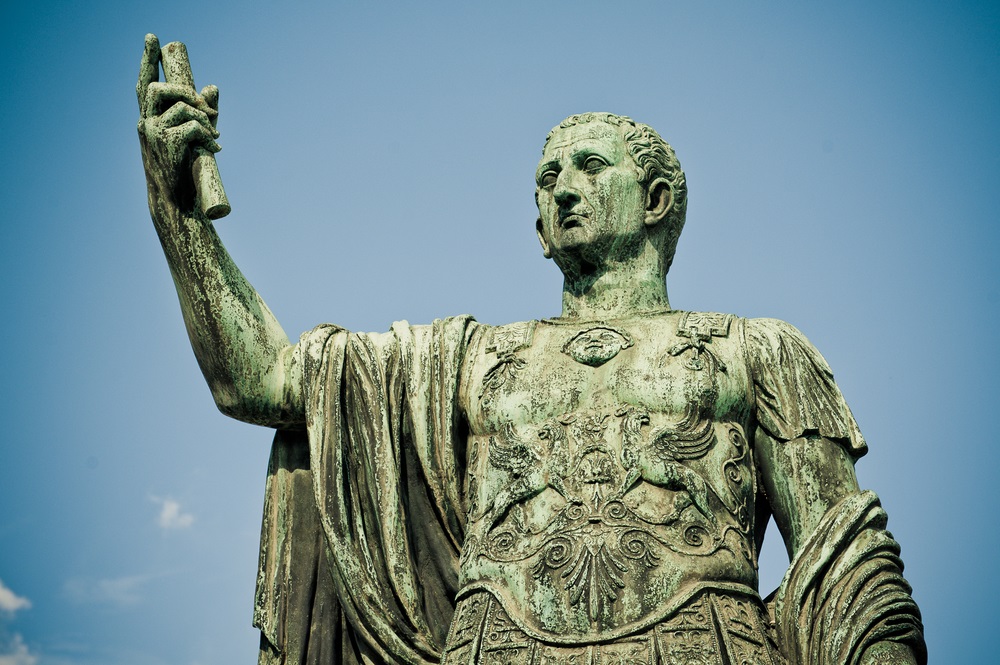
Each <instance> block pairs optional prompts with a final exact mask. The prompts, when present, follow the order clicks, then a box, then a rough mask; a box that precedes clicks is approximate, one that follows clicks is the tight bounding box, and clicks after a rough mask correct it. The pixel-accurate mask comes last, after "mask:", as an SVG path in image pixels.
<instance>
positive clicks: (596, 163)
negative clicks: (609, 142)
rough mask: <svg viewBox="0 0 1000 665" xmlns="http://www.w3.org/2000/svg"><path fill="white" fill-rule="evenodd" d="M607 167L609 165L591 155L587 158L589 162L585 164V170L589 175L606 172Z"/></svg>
mask: <svg viewBox="0 0 1000 665" xmlns="http://www.w3.org/2000/svg"><path fill="white" fill-rule="evenodd" d="M607 165H608V163H607V162H605V161H604V160H603V159H601V158H600V157H595V156H593V155H591V156H590V157H588V158H587V161H585V162H584V163H583V170H584V171H586V172H587V173H598V172H599V171H602V170H604V167H606V166H607Z"/></svg>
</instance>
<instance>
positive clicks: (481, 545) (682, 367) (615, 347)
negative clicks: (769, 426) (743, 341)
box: [462, 314, 756, 636]
mask: <svg viewBox="0 0 1000 665" xmlns="http://www.w3.org/2000/svg"><path fill="white" fill-rule="evenodd" d="M731 319H732V317H730V316H723V315H703V314H702V315H696V314H682V315H680V316H679V317H678V324H677V329H676V335H677V342H676V343H674V344H673V345H670V346H666V351H665V352H663V351H660V352H659V353H660V355H656V353H655V349H645V351H646V352H647V357H649V358H650V361H649V362H648V366H649V367H650V368H651V369H650V370H649V371H653V372H656V371H662V372H663V373H664V374H665V375H667V374H669V375H670V377H671V381H672V382H673V383H672V384H671V385H673V386H674V390H676V391H679V394H676V395H675V396H674V398H673V399H674V404H676V406H675V407H673V408H671V409H669V410H663V411H657V410H655V409H650V408H647V407H643V406H637V405H635V404H628V403H618V404H607V403H606V400H604V401H603V403H602V400H601V399H596V400H594V399H591V400H585V401H584V403H581V404H579V408H577V409H575V410H572V411H570V412H566V413H563V414H561V415H558V416H552V417H550V418H548V419H547V420H545V421H544V422H541V423H539V424H535V425H533V426H526V425H523V424H518V425H515V423H513V422H506V423H503V424H502V425H500V426H499V428H498V430H497V431H496V432H495V433H494V434H492V435H490V436H487V437H485V438H484V439H483V440H482V441H481V442H480V444H479V445H477V446H474V448H473V450H472V452H471V454H470V487H469V490H470V494H472V498H471V510H470V517H471V525H470V529H469V534H468V536H467V539H466V542H465V545H464V548H463V560H462V571H463V581H464V583H465V584H466V585H467V586H468V585H470V584H471V585H473V586H479V587H481V588H484V589H489V590H492V591H494V592H498V595H499V597H501V598H502V597H503V594H504V592H505V591H506V590H509V589H510V588H511V587H514V588H519V589H523V590H525V593H526V595H527V596H529V597H530V598H540V599H541V598H544V599H547V600H545V601H544V602H545V603H548V605H546V607H548V606H551V605H553V604H554V606H557V610H556V611H555V613H552V612H549V616H548V617H543V616H541V614H542V613H543V609H542V605H539V608H537V609H535V610H532V609H531V608H526V609H524V610H523V611H524V614H525V616H523V617H522V619H523V620H524V621H525V622H526V623H525V624H524V626H523V627H526V628H528V629H529V630H530V629H531V628H537V630H538V631H539V632H538V633H536V636H537V635H538V634H543V635H544V634H546V631H549V630H551V631H552V632H554V633H561V634H564V635H571V634H595V635H596V634H603V635H608V634H613V633H614V632H615V630H616V629H620V630H621V631H626V632H627V628H628V626H629V625H639V624H642V623H646V624H648V621H649V620H650V617H649V616H648V615H649V614H650V613H656V612H667V613H668V612H669V611H672V610H676V609H677V604H678V603H682V602H683V600H684V598H683V597H681V596H683V594H684V593H686V592H685V591H684V588H688V587H691V588H693V587H692V586H691V585H694V586H697V585H698V584H700V583H701V581H702V579H700V577H702V575H701V572H700V571H702V570H703V569H704V570H707V571H709V572H708V577H709V578H711V577H712V575H715V576H716V577H717V578H722V581H723V582H725V583H729V582H732V585H731V586H739V585H741V584H742V585H744V586H747V585H751V584H754V583H755V582H756V579H755V576H756V556H755V553H754V548H753V546H752V529H753V525H752V513H753V511H752V505H753V504H752V501H753V496H754V494H755V492H756V486H755V481H756V474H755V473H754V470H753V467H752V458H751V451H750V449H749V446H748V445H747V442H746V437H745V435H744V430H743V425H741V424H739V423H736V422H734V423H727V422H719V419H718V414H717V413H716V411H717V403H718V401H719V396H720V391H721V390H731V388H730V387H728V384H726V383H725V381H724V380H723V377H725V376H726V375H727V374H728V372H729V368H728V364H727V361H726V360H723V358H722V354H720V352H719V351H717V350H716V349H715V348H714V347H713V344H712V341H713V338H720V337H726V336H728V333H729V327H730V324H731ZM532 333H533V329H532V328H530V327H527V326H525V327H522V328H519V329H517V330H504V332H503V334H502V335H494V337H493V340H492V342H491V344H490V345H489V347H488V348H489V350H490V352H491V353H494V354H495V358H496V360H495V362H494V363H493V364H492V365H491V366H490V367H489V369H488V370H487V371H486V372H485V374H484V376H483V379H482V390H481V399H482V402H483V408H484V410H485V411H489V410H490V409H493V408H499V407H502V406H503V405H504V400H505V399H510V400H512V401H513V402H515V403H516V402H517V401H518V399H520V400H522V401H524V400H525V399H526V398H524V397H517V398H507V395H511V394H514V395H522V394H523V386H519V385H518V384H519V382H520V381H522V379H521V378H520V377H521V376H522V374H523V376H524V377H526V378H525V379H524V382H525V384H528V383H530V381H529V378H527V377H530V373H531V371H532V368H531V367H530V366H529V365H530V357H531V356H530V353H526V352H525V351H526V350H529V347H530V346H531V343H532ZM567 333H568V334H567V337H566V338H565V340H566V341H565V342H563V347H562V349H563V352H564V354H565V355H566V356H569V358H572V360H573V361H574V362H575V363H578V365H577V367H579V366H581V365H582V366H585V367H591V368H594V369H593V370H582V371H597V370H598V369H602V368H603V366H608V367H610V366H611V364H612V363H623V362H630V361H632V360H634V358H632V357H631V356H630V359H631V360H619V358H622V359H624V358H626V355H627V354H624V353H623V351H625V350H627V349H628V350H629V354H632V353H635V349H639V347H638V346H637V344H638V342H636V338H635V336H634V335H633V334H632V333H631V332H630V331H627V330H622V329H619V327H612V326H607V325H603V324H602V325H599V326H591V327H589V328H585V329H583V330H579V329H577V330H576V331H573V330H569V331H567ZM661 344H662V342H661ZM657 346H659V348H661V349H662V348H664V346H660V344H657ZM639 350H640V351H642V349H639ZM650 351H653V354H652V355H651V356H650V355H648V354H649V352H650ZM657 358H658V360H657ZM571 365H572V363H571ZM723 385H725V386H727V387H723ZM519 389H522V392H520V393H519V392H517V391H518V390H519ZM678 398H679V399H678ZM495 405H496V406H495ZM487 482H488V483H489V488H490V489H487V490H485V491H482V490H481V485H480V483H483V484H485V483H487ZM692 559H699V560H701V561H703V562H705V561H712V562H714V563H709V564H693V563H692V562H691V561H692ZM733 562H737V563H736V565H735V566H734V565H733ZM734 568H735V569H737V570H740V571H742V573H740V574H737V575H732V576H730V578H727V575H729V573H727V572H726V571H729V570H732V569H734ZM678 570H680V571H681V572H682V573H683V574H681V575H680V576H678V574H677V571H678ZM688 571H692V572H691V574H690V575H687V572H688ZM713 571H714V572H713ZM685 585H687V587H686V586H685ZM520 593H521V592H519V595H520ZM687 593H690V592H687ZM671 597H674V598H675V600H674V601H671V600H670V598H671ZM671 602H674V605H673V607H671ZM558 608H561V609H558ZM508 609H510V608H508ZM517 611H518V612H522V609H521V608H518V609H517ZM556 615H559V616H558V617H556V618H552V617H555V616H556ZM609 630H610V631H611V633H609Z"/></svg>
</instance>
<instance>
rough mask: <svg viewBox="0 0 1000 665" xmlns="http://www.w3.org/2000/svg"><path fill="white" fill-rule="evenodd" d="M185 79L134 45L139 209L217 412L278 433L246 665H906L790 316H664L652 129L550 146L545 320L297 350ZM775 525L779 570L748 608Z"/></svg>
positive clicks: (443, 325)
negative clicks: (550, 297) (764, 594)
mask: <svg viewBox="0 0 1000 665" xmlns="http://www.w3.org/2000/svg"><path fill="white" fill-rule="evenodd" d="M177 48H178V46H176V45H168V46H167V47H164V49H165V50H168V49H177ZM175 57H176V54H174V55H168V54H164V59H165V60H164V61H165V67H164V69H165V71H166V72H167V79H168V80H167V81H166V82H159V81H158V62H159V60H160V58H161V53H160V48H159V44H158V42H157V41H156V38H155V37H153V36H152V35H150V36H148V37H147V41H146V49H145V52H144V55H143V60H142V67H141V73H140V79H139V85H138V95H139V106H140V109H141V120H140V123H139V134H140V142H141V145H142V154H143V160H144V164H145V168H146V175H147V182H148V191H149V207H150V212H151V214H152V218H153V222H154V225H155V228H156V231H157V233H158V234H159V237H160V240H161V242H162V245H163V248H164V251H165V253H166V257H167V262H168V265H169V266H170V270H171V274H172V275H173V277H174V281H175V284H176V286H177V292H178V295H179V298H180V302H181V308H182V311H183V314H184V320H185V322H186V324H187V329H188V333H189V335H190V338H191V344H192V347H193V348H194V351H195V355H196V356H197V358H198V361H199V363H200V365H201V368H202V371H203V372H204V374H205V378H206V380H207V381H208V383H209V385H210V387H211V389H212V394H213V395H214V397H215V401H216V403H217V404H218V406H219V408H220V409H221V410H222V411H223V412H224V413H226V414H227V415H229V416H232V417H234V418H238V419H240V420H244V421H248V422H253V423H258V424H263V425H268V426H271V427H275V428H277V430H278V433H277V436H276V438H275V443H274V448H273V451H272V458H271V464H270V468H269V475H268V484H267V489H266V493H267V494H266V503H265V515H264V526H263V529H262V539H261V557H260V573H259V576H258V580H257V604H256V612H255V624H256V625H257V626H258V627H259V628H260V629H261V633H262V639H261V652H260V662H261V663H309V664H319V663H333V662H337V663H339V662H345V663H355V662H357V663H361V662H365V663H369V662H370V663H382V662H385V663H404V662H405V663H432V662H443V663H447V664H449V665H450V664H453V663H456V664H457V663H524V664H525V665H528V664H534V663H589V664H596V663H670V664H674V663H676V664H690V665H695V664H698V665H701V664H705V665H707V664H716V663H719V664H721V663H734V664H735V663H760V664H764V663H768V664H773V665H781V664H783V663H790V664H791V663H794V664H800V663H801V664H803V665H805V664H809V665H814V664H815V665H819V664H829V665H843V664H845V663H850V664H855V663H859V664H862V665H875V664H876V663H925V662H926V653H925V649H924V645H923V638H922V632H921V631H922V627H921V623H920V615H919V611H918V610H917V607H916V605H915V604H914V602H913V600H912V599H911V598H910V588H909V586H908V585H907V583H906V581H905V580H904V579H903V577H902V575H901V570H902V563H901V561H900V559H899V556H898V555H899V547H898V545H897V544H896V542H895V541H894V540H893V538H892V536H891V535H890V534H889V533H888V532H887V531H886V530H885V524H886V515H885V513H884V511H883V510H882V509H881V507H880V505H879V502H878V498H877V497H876V496H875V495H874V494H873V493H872V492H870V491H862V490H861V489H860V488H859V487H858V483H857V480H856V478H855V474H854V463H855V461H856V460H857V459H858V458H859V457H861V456H862V455H863V454H864V453H865V451H866V444H865V441H864V438H863V437H862V435H861V432H860V431H859V430H858V427H857V424H856V423H855V421H854V418H853V416H852V415H851V412H850V410H849V409H848V407H847V405H846V403H845V402H844V400H843V398H842V396H841V394H840V391H839V390H838V389H837V386H836V385H835V384H834V382H833V376H832V373H831V371H830V368H829V367H828V366H827V364H826V362H825V361H824V359H823V358H822V356H821V355H820V354H819V352H818V351H816V349H815V348H813V347H812V345H811V344H810V343H809V342H808V341H807V340H806V339H805V338H804V337H803V336H802V334H801V333H799V332H798V331H797V330H796V329H795V328H793V327H792V326H790V325H788V324H786V323H783V322H781V321H777V320H773V319H742V318H738V317H735V316H733V315H730V314H718V313H708V312H686V311H675V310H673V309H671V307H670V303H669V301H668V299H667V289H666V276H667V271H668V270H669V268H670V263H671V260H672V258H673V253H674V248H675V247H676V244H677V238H678V236H679V234H680V231H681V228H682V226H683V224H684V218H685V208H686V202H687V187H686V184H685V179H684V173H683V171H682V170H681V167H680V164H679V163H678V161H677V158H676V156H675V154H674V152H673V150H672V149H671V147H670V146H669V145H668V144H667V143H665V142H664V141H663V140H662V139H661V138H660V137H659V135H658V134H657V133H656V132H655V131H653V130H652V129H651V128H650V127H648V126H646V125H642V124H639V123H636V122H634V121H632V120H631V119H629V118H626V117H623V116H617V115H612V114H607V113H586V114H582V115H575V116H571V117H569V118H567V119H566V120H564V121H563V122H562V123H560V124H559V126H557V127H556V128H555V129H553V130H552V132H551V133H550V134H549V136H548V138H547V140H546V143H545V147H544V150H543V153H542V159H541V162H540V163H539V166H538V169H537V172H536V183H537V186H536V190H535V197H536V201H537V203H538V212H539V216H538V221H537V232H538V238H539V240H540V241H541V245H542V249H543V252H544V254H545V256H546V257H548V258H551V259H552V260H553V261H554V262H555V263H556V265H558V267H559V269H560V270H561V271H562V273H563V275H564V286H563V294H562V314H561V315H560V316H558V317H555V318H552V319H544V320H539V321H526V322H519V323H512V324H509V325H504V326H497V327H493V326H487V325H482V324H479V323H477V322H475V321H474V320H473V319H471V318H469V317H457V318H452V319H447V320H440V321H435V322H434V323H433V324H432V325H429V326H410V325H408V324H406V323H397V324H394V325H393V326H392V329H391V331H390V332H388V333H385V334H360V333H350V332H348V331H346V330H343V329H341V328H339V327H336V326H331V325H324V326H320V327H318V328H316V329H314V330H312V331H309V332H307V333H305V334H303V335H302V337H301V338H300V340H299V341H298V343H296V344H292V343H291V342H290V341H289V339H288V338H287V337H286V336H285V333H284V332H283V331H282V329H281V327H280V326H279V325H278V322H277V321H276V320H275V319H274V317H273V315H272V314H271V312H270V311H269V310H268V308H267V307H266V305H264V303H263V302H262V301H261V299H260V297H259V296H258V295H257V293H256V292H255V291H254V289H253V288H252V287H251V286H250V284H249V283H248V282H247V281H246V279H245V278H244V277H243V275H242V273H240V271H239V270H238V269H237V267H236V266H235V264H234V263H233V262H232V260H231V259H230V257H229V255H228V254H227V253H226V251H225V249H224V248H223V246H222V243H221V242H220V240H219V238H218V236H217V235H216V233H215V230H214V228H213V226H212V224H211V222H210V221H209V215H210V213H209V212H208V210H209V209H210V208H211V206H207V205H206V200H207V199H210V198H213V199H218V196H219V192H220V191H221V187H218V189H216V187H217V184H218V183H217V175H216V174H215V173H214V172H213V171H211V166H212V165H207V164H206V163H205V159H206V155H208V154H210V153H212V152H215V151H216V150H218V145H217V144H216V143H215V139H216V138H217V137H218V132H217V131H216V129H215V120H216V117H217V100H218V93H217V90H215V89H214V88H212V87H209V88H206V89H204V90H203V91H202V92H201V93H200V94H199V93H197V92H195V89H194V87H193V82H192V81H191V78H190V74H189V73H187V74H184V70H185V68H184V67H180V68H179V69H178V67H177V66H176V65H175V62H176V61H174V60H171V58H175ZM168 61H169V62H168ZM177 71H180V72H181V73H180V74H177V73H176V72H177ZM172 72H173V73H172ZM194 163H200V165H199V166H198V167H197V168H196V170H195V171H196V172H195V173H193V171H192V167H193V164H194ZM213 164H214V162H213ZM206 172H207V173H208V174H209V175H208V176H205V175H204V174H205V173H206ZM196 183H199V184H196ZM206 183H207V184H206ZM223 198H224V195H223ZM227 206H228V204H227ZM212 209H214V208H212ZM226 211H228V207H226ZM215 216H217V213H216V215H215ZM772 516H773V517H774V519H775V520H776V522H777V524H778V527H779V528H780V530H781V533H782V535H783V537H784V539H785V543H786V545H787V548H788V551H789V553H790V556H791V560H792V561H791V565H790V567H789V570H788V572H787V574H786V575H785V578H784V580H783V581H782V584H781V586H780V587H779V589H778V590H777V591H776V592H775V594H774V595H773V597H770V598H768V599H767V600H766V601H765V600H762V599H761V597H760V595H759V589H758V578H757V552H758V551H759V549H760V545H761V542H762V539H763V536H764V529H765V526H766V524H767V522H768V520H769V519H770V518H771V517H772Z"/></svg>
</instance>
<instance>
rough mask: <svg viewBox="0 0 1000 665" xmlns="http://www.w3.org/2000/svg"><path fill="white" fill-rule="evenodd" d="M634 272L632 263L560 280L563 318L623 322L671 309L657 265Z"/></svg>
mask: <svg viewBox="0 0 1000 665" xmlns="http://www.w3.org/2000/svg"><path fill="white" fill-rule="evenodd" d="M650 268H651V270H646V271H642V270H637V266H636V265H635V264H632V263H628V264H619V265H618V266H615V267H609V268H608V269H605V270H602V271H601V272H599V273H594V274H589V275H588V274H584V275H580V276H575V277H574V278H570V277H568V276H567V277H566V278H565V279H564V281H563V294H562V317H561V318H564V319H582V320H606V319H624V318H628V317H630V316H635V315H636V314H641V313H645V312H655V311H667V310H669V309H670V301H669V300H668V298H667V283H666V280H665V278H664V277H663V276H662V275H661V274H660V272H659V270H658V269H657V267H656V266H650Z"/></svg>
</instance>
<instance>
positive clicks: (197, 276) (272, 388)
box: [154, 213, 303, 425]
mask: <svg viewBox="0 0 1000 665" xmlns="http://www.w3.org/2000/svg"><path fill="white" fill-rule="evenodd" d="M155 219H156V214H155V213H154V220H155ZM155 226H156V227H157V232H158V233H159V235H160V242H161V244H162V246H163V250H164V254H165V255H166V258H167V264H168V266H169V267H170V273H171V276H172V277H173V280H174V285H175V287H176V289H177V296H178V299H179V301H180V305H181V313H182V314H183V316H184V323H185V325H186V328H187V331H188V336H189V338H190V340H191V347H192V349H193V350H194V353H195V356H196V358H197V359H198V364H199V365H200V367H201V370H202V373H203V374H204V376H205V380H206V381H207V382H208V385H209V387H210V388H211V391H212V396H213V397H214V398H215V403H216V405H218V407H219V409H220V410H221V411H222V412H223V413H225V414H226V415H229V416H232V417H234V418H238V419H240V420H245V421H248V422H254V423H258V424H265V425H279V424H288V423H293V422H300V421H301V420H302V419H303V418H302V416H301V413H300V412H301V409H300V408H297V405H296V403H297V399H296V398H295V396H294V395H293V394H290V390H291V386H293V385H294V381H292V380H290V379H291V377H287V376H286V375H285V374H286V367H287V366H288V365H289V363H288V362H287V360H288V359H287V358H285V357H283V356H286V355H288V354H289V353H290V351H291V345H290V342H289V340H288V337H287V336H286V335H285V332H284V330H282V328H281V326H280V325H279V323H278V321H277V320H276V319H275V317H274V315H273V314H272V313H271V311H270V309H268V307H267V305H266V304H264V301H263V300H262V299H261V297H260V296H259V294H258V293H257V292H256V291H255V290H254V288H253V287H252V286H251V285H250V283H249V282H248V281H247V279H246V278H245V277H244V276H243V274H242V273H241V272H240V270H239V268H238V267H237V266H236V264H235V263H234V262H233V260H232V258H231V257H230V256H229V253H228V252H227V251H226V249H225V247H224V246H223V245H222V241H221V240H220V239H219V237H218V235H217V233H216V232H215V229H214V228H213V226H212V224H211V223H210V222H209V221H208V220H207V219H205V218H203V217H201V216H200V215H198V214H195V215H185V216H177V218H176V220H175V221H174V222H173V223H170V222H165V220H159V221H157V222H156V223H155ZM164 227H168V228H164Z"/></svg>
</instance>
